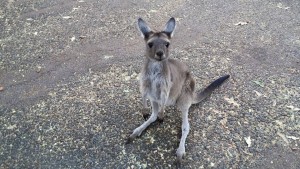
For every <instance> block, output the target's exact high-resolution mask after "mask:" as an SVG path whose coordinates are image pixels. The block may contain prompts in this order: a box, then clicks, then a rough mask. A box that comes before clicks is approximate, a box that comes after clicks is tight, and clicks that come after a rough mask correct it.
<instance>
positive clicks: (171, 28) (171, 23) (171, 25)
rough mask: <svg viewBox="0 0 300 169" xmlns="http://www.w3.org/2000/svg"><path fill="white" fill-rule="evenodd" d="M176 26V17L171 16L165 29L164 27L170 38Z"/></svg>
mask: <svg viewBox="0 0 300 169" xmlns="http://www.w3.org/2000/svg"><path fill="white" fill-rule="evenodd" d="M175 27H176V23H175V18H173V17H172V18H170V19H169V21H168V22H167V23H166V26H165V29H164V31H163V32H164V33H166V34H167V35H168V36H169V38H171V37H173V34H174V33H173V32H174V30H175Z"/></svg>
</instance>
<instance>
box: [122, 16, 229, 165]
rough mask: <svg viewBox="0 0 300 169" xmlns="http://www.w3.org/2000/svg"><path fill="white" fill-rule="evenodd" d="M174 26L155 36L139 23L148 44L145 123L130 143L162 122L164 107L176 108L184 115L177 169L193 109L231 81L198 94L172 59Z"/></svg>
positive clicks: (144, 80) (182, 66)
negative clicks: (189, 114) (149, 128)
mask: <svg viewBox="0 0 300 169" xmlns="http://www.w3.org/2000/svg"><path fill="white" fill-rule="evenodd" d="M175 26H176V24H175V19H174V18H171V19H170V20H169V21H168V22H167V24H166V26H165V29H164V30H163V31H160V32H155V31H152V30H151V29H150V27H149V26H148V25H147V24H146V22H145V21H144V20H143V19H141V18H139V19H138V28H139V30H140V31H141V33H142V36H143V38H144V40H145V42H146V60H145V65H144V67H143V69H142V72H141V76H140V91H141V94H142V102H143V116H144V118H145V120H146V121H145V122H144V123H143V124H142V125H141V126H139V127H138V128H136V129H135V130H134V131H133V133H132V134H131V135H130V136H129V138H128V140H127V143H130V142H131V141H132V140H133V139H134V138H135V137H137V136H140V135H141V133H142V132H143V131H144V130H145V129H146V128H147V127H148V126H149V125H150V124H151V123H153V122H154V121H156V120H157V119H158V120H159V121H162V120H163V118H164V109H165V106H168V105H176V106H177V107H178V108H179V109H180V110H181V112H182V114H181V116H182V136H181V139H180V143H179V147H178V149H177V151H176V155H177V165H179V166H180V165H181V162H182V158H183V156H184V155H185V140H186V138H187V135H188V133H189V130H190V125H189V121H188V110H189V108H190V106H191V105H192V104H196V103H199V102H201V101H202V100H203V99H205V98H207V97H208V96H209V95H210V94H211V93H212V92H213V90H214V89H216V88H217V87H219V86H220V85H221V84H222V83H223V82H224V81H225V80H226V79H228V78H229V75H225V76H223V77H220V78H219V79H217V80H215V81H214V82H212V83H211V84H210V85H209V86H208V87H207V88H205V89H204V90H203V91H202V92H195V81H194V79H193V78H192V75H191V73H190V71H189V70H188V68H187V66H186V65H185V64H183V63H182V62H180V61H178V60H175V59H171V58H169V48H170V40H171V37H172V36H173V32H174V29H175ZM147 99H149V100H150V102H151V107H152V114H151V116H150V117H149V114H148V112H145V110H147Z"/></svg>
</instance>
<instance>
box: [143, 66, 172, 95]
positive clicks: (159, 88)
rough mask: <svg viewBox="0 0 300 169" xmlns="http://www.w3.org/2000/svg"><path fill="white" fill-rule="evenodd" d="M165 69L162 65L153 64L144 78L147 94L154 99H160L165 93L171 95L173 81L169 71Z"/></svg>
mask: <svg viewBox="0 0 300 169" xmlns="http://www.w3.org/2000/svg"><path fill="white" fill-rule="evenodd" d="M163 70H165V69H163V67H162V66H161V65H151V66H149V69H148V70H147V71H146V72H145V74H144V78H143V79H142V80H143V82H142V83H143V84H144V87H145V92H146V95H147V97H148V98H150V99H152V100H156V101H159V100H161V97H163V95H164V96H166V97H167V96H168V95H169V92H170V88H171V85H172V84H171V83H172V82H171V78H170V75H169V74H168V72H164V71H163ZM166 99H167V98H166Z"/></svg>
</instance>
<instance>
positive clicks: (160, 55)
mask: <svg viewBox="0 0 300 169" xmlns="http://www.w3.org/2000/svg"><path fill="white" fill-rule="evenodd" d="M156 57H157V59H158V60H163V57H164V52H163V51H158V52H156Z"/></svg>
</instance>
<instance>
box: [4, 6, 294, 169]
mask: <svg viewBox="0 0 300 169" xmlns="http://www.w3.org/2000/svg"><path fill="white" fill-rule="evenodd" d="M171 16H174V17H175V18H176V20H177V28H176V30H175V35H174V39H173V41H172V42H173V43H172V44H171V45H172V46H171V48H172V49H171V56H172V57H174V58H177V59H179V60H182V61H183V62H185V63H186V64H187V65H189V67H190V69H191V70H192V72H193V75H194V77H195V79H196V82H197V88H198V89H201V88H203V87H205V86H206V85H208V84H209V82H210V81H212V80H213V79H215V78H217V77H219V76H221V75H224V74H227V73H228V74H230V75H231V79H230V80H229V81H228V82H227V83H226V84H225V85H224V86H222V87H221V88H220V89H218V90H217V91H216V92H215V93H214V94H213V95H212V96H211V97H210V98H209V99H207V100H205V101H204V102H203V103H201V104H199V105H194V106H192V108H191V109H190V115H189V118H190V123H191V131H190V134H189V136H188V139H187V142H186V143H187V145H186V152H187V154H186V158H185V160H184V164H183V165H184V166H183V168H220V169H221V168H251V169H256V168H264V169H265V168H267V169H281V168H289V169H298V168H300V148H299V145H300V102H299V100H300V24H299V23H300V1H298V0H289V1H287V0H282V1H277V0H276V1H271V0H270V1H269V0H262V1H245V0H240V1H233V0H232V1H228V2H224V1H219V0H209V1H208V0H207V1H206V0H205V1H197V0H188V1H183V0H175V1H148V0H142V1H131V2H125V1H120V0H113V1H104V0H98V1H97V0H77V1H76V0H47V1H46V0H42V1H40V0H39V1H38V0H33V1H32V0H22V1H15V0H6V1H4V2H1V4H0V47H1V48H0V57H1V60H0V131H1V132H0V168H174V167H175V165H174V161H175V158H176V156H175V150H176V148H177V146H178V143H179V138H180V126H181V119H180V114H179V113H180V112H179V111H178V110H177V109H176V107H169V108H168V109H167V110H166V118H165V120H164V122H163V123H162V124H153V125H152V126H151V127H150V128H149V129H148V130H147V131H146V132H145V133H144V134H143V135H142V136H141V137H140V138H138V139H136V140H135V141H134V142H133V143H132V144H129V145H125V141H126V138H127V137H128V136H129V134H130V133H131V132H132V130H133V129H134V128H136V127H137V126H139V125H140V124H141V123H142V122H143V117H142V114H141V112H140V110H141V97H140V94H139V91H138V74H139V71H140V69H141V66H142V63H143V57H144V56H143V53H144V51H143V49H144V43H143V40H142V38H141V37H140V36H139V32H138V31H137V28H136V20H137V18H138V17H142V18H144V19H145V20H146V21H147V22H148V23H149V25H152V27H155V28H157V29H158V30H159V29H161V28H163V26H164V24H165V22H166V21H167V20H168V19H169V18H170V17H171Z"/></svg>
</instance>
